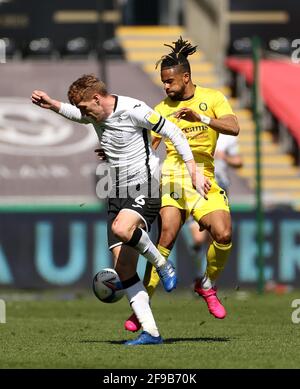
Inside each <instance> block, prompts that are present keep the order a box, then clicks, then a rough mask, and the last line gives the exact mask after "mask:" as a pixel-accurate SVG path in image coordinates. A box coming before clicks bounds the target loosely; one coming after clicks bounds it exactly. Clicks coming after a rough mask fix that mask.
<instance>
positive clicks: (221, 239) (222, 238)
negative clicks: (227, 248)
mask: <svg viewBox="0 0 300 389" xmlns="http://www.w3.org/2000/svg"><path fill="white" fill-rule="evenodd" d="M231 238H232V233H231V229H223V230H221V231H218V232H217V233H216V235H215V241H216V242H217V243H220V244H228V243H230V242H231Z"/></svg>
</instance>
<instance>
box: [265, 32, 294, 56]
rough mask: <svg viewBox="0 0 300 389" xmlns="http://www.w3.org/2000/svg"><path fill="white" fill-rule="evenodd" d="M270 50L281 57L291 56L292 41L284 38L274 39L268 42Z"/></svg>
mask: <svg viewBox="0 0 300 389" xmlns="http://www.w3.org/2000/svg"><path fill="white" fill-rule="evenodd" d="M268 50H270V51H271V52H272V53H276V54H280V55H288V56H289V55H290V54H291V41H290V40H289V39H287V38H284V37H279V38H274V39H271V40H270V41H269V42H268Z"/></svg>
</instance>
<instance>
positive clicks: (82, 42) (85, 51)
mask: <svg viewBox="0 0 300 389" xmlns="http://www.w3.org/2000/svg"><path fill="white" fill-rule="evenodd" d="M91 52H92V47H91V44H90V42H89V41H88V39H86V38H84V37H82V36H79V37H76V38H72V39H70V40H69V41H67V42H66V44H65V46H64V48H63V50H62V52H61V54H62V56H74V57H86V56H88V55H90V54H91Z"/></svg>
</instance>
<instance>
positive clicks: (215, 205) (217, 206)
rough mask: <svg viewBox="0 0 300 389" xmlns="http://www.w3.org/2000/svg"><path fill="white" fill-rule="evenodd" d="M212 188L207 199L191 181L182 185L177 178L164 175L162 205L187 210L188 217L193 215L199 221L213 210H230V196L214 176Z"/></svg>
mask: <svg viewBox="0 0 300 389" xmlns="http://www.w3.org/2000/svg"><path fill="white" fill-rule="evenodd" d="M209 179H210V181H211V184H212V185H211V188H210V191H209V192H208V194H207V198H208V200H205V199H204V198H203V197H201V195H200V194H199V193H198V192H197V191H196V190H195V189H194V188H193V187H192V184H191V183H190V184H189V182H186V181H185V183H184V186H183V185H182V183H181V181H180V180H179V179H178V178H176V179H174V180H172V179H171V180H170V176H164V175H163V176H162V180H161V185H162V204H161V207H167V206H172V207H176V208H178V209H182V210H184V211H186V219H187V218H188V217H189V216H190V215H192V216H193V218H194V219H195V220H196V221H197V222H199V221H200V219H201V218H202V217H203V216H205V215H207V214H208V213H210V212H213V211H219V210H224V211H227V212H230V208H229V203H228V198H227V195H226V192H225V190H224V189H222V188H221V187H219V185H218V184H217V182H216V181H215V179H214V178H209Z"/></svg>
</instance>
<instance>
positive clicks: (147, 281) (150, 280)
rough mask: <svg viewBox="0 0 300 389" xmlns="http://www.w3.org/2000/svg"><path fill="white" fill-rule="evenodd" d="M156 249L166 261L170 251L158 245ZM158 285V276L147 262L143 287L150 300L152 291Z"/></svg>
mask: <svg viewBox="0 0 300 389" xmlns="http://www.w3.org/2000/svg"><path fill="white" fill-rule="evenodd" d="M157 249H158V251H159V252H160V253H161V255H162V256H163V257H165V258H166V259H168V257H169V255H170V252H171V250H168V249H166V248H165V247H163V246H160V245H157ZM158 284H159V275H158V274H157V271H156V269H155V267H154V266H153V265H152V264H151V263H150V262H147V265H146V270H145V275H144V285H145V288H146V290H147V292H148V295H149V297H150V298H151V297H152V296H153V293H154V290H155V288H156V287H157V285H158Z"/></svg>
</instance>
